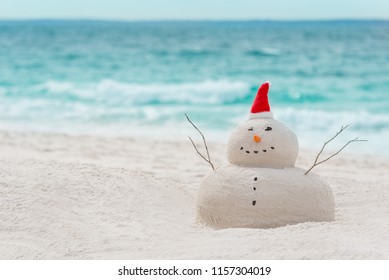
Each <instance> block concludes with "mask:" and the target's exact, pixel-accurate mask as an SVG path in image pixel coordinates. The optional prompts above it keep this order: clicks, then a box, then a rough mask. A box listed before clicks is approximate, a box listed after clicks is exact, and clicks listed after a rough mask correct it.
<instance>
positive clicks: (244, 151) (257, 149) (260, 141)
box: [227, 82, 298, 168]
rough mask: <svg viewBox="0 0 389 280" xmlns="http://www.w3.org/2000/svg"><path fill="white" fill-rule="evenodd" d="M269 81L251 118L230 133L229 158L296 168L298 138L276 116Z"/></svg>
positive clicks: (242, 162) (250, 164) (246, 163)
mask: <svg viewBox="0 0 389 280" xmlns="http://www.w3.org/2000/svg"><path fill="white" fill-rule="evenodd" d="M269 87H270V83H269V82H266V83H264V84H263V85H262V86H261V87H260V88H259V90H258V93H257V96H256V98H255V100H254V103H253V106H252V108H251V114H250V119H249V120H248V121H247V122H245V123H243V124H241V125H239V126H238V127H237V128H235V129H234V131H233V132H232V133H231V136H230V138H229V140H228V144H227V157H228V161H229V162H230V163H232V164H235V165H239V166H248V167H263V168H266V167H268V168H285V167H293V166H294V164H295V162H296V158H297V154H298V141H297V137H296V135H295V134H294V133H293V131H292V130H290V129H289V128H287V127H286V126H285V125H284V124H283V123H280V122H278V121H276V120H275V119H273V114H272V113H271V112H270V106H269V102H268V99H267V93H268V91H269Z"/></svg>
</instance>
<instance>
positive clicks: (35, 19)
mask: <svg viewBox="0 0 389 280" xmlns="http://www.w3.org/2000/svg"><path fill="white" fill-rule="evenodd" d="M5 21H8V22H11V21H15V22H16V21H17V22H22V21H24V22H27V21H28V22H31V21H35V22H38V21H91V22H92V21H94V22H123V23H125V22H128V23H131V22H134V23H135V22H345V21H348V22H361V21H369V22H373V21H374V22H389V18H387V19H383V18H321V19H297V18H296V19H255V18H253V19H249V18H247V19H206V18H204V19H108V18H107V19H104V18H49V17H48V18H0V22H5Z"/></svg>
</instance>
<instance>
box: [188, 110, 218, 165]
mask: <svg viewBox="0 0 389 280" xmlns="http://www.w3.org/2000/svg"><path fill="white" fill-rule="evenodd" d="M185 117H186V119H187V120H188V122H190V124H191V125H192V126H193V127H194V128H195V129H196V130H197V131H198V132H199V133H200V135H201V137H202V138H203V142H204V146H205V150H206V151H207V156H208V159H207V158H206V157H204V156H203V155H202V154H201V153H200V152H199V150H198V149H197V147H196V145H195V143H194V142H193V140H192V138H190V137H189V140H190V142H192V145H193V147H194V148H195V150H196V152H197V153H198V154H199V155H200V156H201V157H202V158H203V159H204V160H205V161H206V162H208V163H209V164H210V165H211V167H212V169H213V170H215V167H214V166H213V164H212V162H211V157H210V156H209V150H208V145H207V141H205V137H204V134H203V133H202V132H201V131H200V129H198V128H197V126H196V125H195V124H194V123H193V122H192V121H191V120H190V119H189V117H188V115H187V114H185Z"/></svg>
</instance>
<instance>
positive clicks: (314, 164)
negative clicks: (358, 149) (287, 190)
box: [305, 125, 367, 175]
mask: <svg viewBox="0 0 389 280" xmlns="http://www.w3.org/2000/svg"><path fill="white" fill-rule="evenodd" d="M348 126H349V125H346V126H344V127H343V126H342V127H341V128H340V130H339V131H338V132H337V133H336V134H335V135H334V137H332V138H331V139H330V140H328V141H327V142H325V143H324V144H323V147H321V150H320V152H319V153H318V154H317V156H316V159H315V162H314V163H313V165H312V166H311V167H310V168H309V169H308V170H307V172H305V175H307V174H308V173H309V171H311V170H312V169H313V168H314V167H316V166H318V165H319V164H321V163H323V162H326V161H327V160H329V159H331V158H333V157H334V156H336V155H337V154H339V153H340V152H341V151H342V150H343V149H344V148H346V146H347V145H348V144H350V143H352V142H365V141H367V140H359V139H358V138H354V139H352V140H350V141H348V142H347V143H346V144H345V145H344V146H343V147H342V148H340V149H339V150H338V151H337V152H336V153H334V154H333V155H331V156H329V157H328V158H326V159H323V160H321V161H319V162H318V160H319V156H320V155H321V153H322V152H323V151H324V148H325V146H326V145H327V144H328V143H330V142H331V141H332V140H334V139H335V138H336V137H337V136H338V135H339V134H340V133H342V132H343V131H344V130H345V129H346V128H347V127H348Z"/></svg>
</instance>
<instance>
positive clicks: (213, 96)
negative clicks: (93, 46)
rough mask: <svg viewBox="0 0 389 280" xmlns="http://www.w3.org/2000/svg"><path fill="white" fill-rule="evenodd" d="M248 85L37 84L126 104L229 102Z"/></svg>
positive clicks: (219, 82) (218, 82)
mask: <svg viewBox="0 0 389 280" xmlns="http://www.w3.org/2000/svg"><path fill="white" fill-rule="evenodd" d="M249 87H250V86H249V85H248V84H246V83H244V82H240V81H237V82H233V81H228V80H207V81H202V82H198V83H195V82H193V83H178V84H136V83H124V82H118V81H115V80H110V79H105V80H102V81H100V82H99V83H96V84H82V85H77V84H73V83H64V82H58V81H47V82H46V83H44V84H42V85H40V86H39V87H37V88H38V89H40V90H46V91H47V92H49V93H53V94H64V95H69V96H71V95H72V96H74V97H76V98H79V99H80V100H85V99H86V100H88V99H93V101H97V102H108V103H109V104H114V103H123V102H124V103H125V104H155V103H174V104H177V103H186V104H201V103H208V104H216V103H220V102H222V103H229V102H233V101H234V100H236V99H237V98H241V97H242V95H244V94H245V93H247V91H248V90H249Z"/></svg>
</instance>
